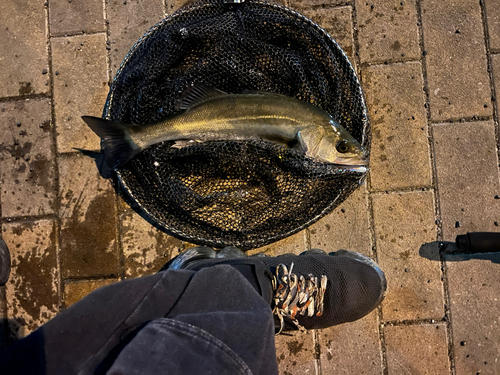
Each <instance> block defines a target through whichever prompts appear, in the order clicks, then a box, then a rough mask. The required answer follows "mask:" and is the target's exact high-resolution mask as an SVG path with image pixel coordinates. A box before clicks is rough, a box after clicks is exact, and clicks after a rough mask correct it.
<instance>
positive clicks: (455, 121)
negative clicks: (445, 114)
mask: <svg viewBox="0 0 500 375" xmlns="http://www.w3.org/2000/svg"><path fill="white" fill-rule="evenodd" d="M492 119H493V116H472V117H461V118H452V119H446V120H434V121H430V125H432V126H436V125H438V126H439V125H449V124H461V123H465V122H481V121H490V120H492Z"/></svg>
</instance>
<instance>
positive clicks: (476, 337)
mask: <svg viewBox="0 0 500 375" xmlns="http://www.w3.org/2000/svg"><path fill="white" fill-rule="evenodd" d="M472 258H474V256H469V257H467V256H449V257H447V262H446V264H447V269H448V285H449V296H450V309H451V319H452V320H451V321H452V325H453V344H454V349H455V366H456V369H457V372H456V373H457V375H464V374H497V373H498V368H499V367H498V366H499V365H498V353H499V352H500V342H499V340H498V338H499V337H500V327H499V325H498V319H499V315H498V312H499V311H500V298H499V297H498V290H499V288H500V279H499V278H498V275H499V274H500V256H499V254H498V253H497V254H495V257H492V262H489V261H488V260H483V259H472Z"/></svg>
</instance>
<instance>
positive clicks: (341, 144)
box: [335, 141, 349, 154]
mask: <svg viewBox="0 0 500 375" xmlns="http://www.w3.org/2000/svg"><path fill="white" fill-rule="evenodd" d="M335 148H336V149H337V151H338V152H340V153H341V154H345V153H346V152H347V151H349V146H348V145H347V143H346V142H345V141H340V142H339V143H337V146H336V147H335Z"/></svg>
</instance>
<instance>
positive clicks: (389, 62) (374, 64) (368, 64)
mask: <svg viewBox="0 0 500 375" xmlns="http://www.w3.org/2000/svg"><path fill="white" fill-rule="evenodd" d="M421 61H422V60H421V59H414V58H405V59H397V60H384V61H372V62H364V63H362V64H361V67H362V68H369V67H377V66H381V65H383V66H387V65H397V64H406V63H418V62H421Z"/></svg>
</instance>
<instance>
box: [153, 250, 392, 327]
mask: <svg viewBox="0 0 500 375" xmlns="http://www.w3.org/2000/svg"><path fill="white" fill-rule="evenodd" d="M219 264H227V265H230V266H233V267H235V268H236V269H238V271H240V272H241V273H242V274H243V276H245V277H246V278H247V279H248V281H249V282H250V283H251V284H252V285H253V286H254V288H255V289H256V290H257V291H258V292H259V293H260V295H261V296H262V297H263V298H264V299H265V300H266V301H267V302H268V303H269V305H270V306H271V309H272V310H273V313H274V315H275V321H276V326H277V329H278V333H279V332H281V331H286V330H292V329H300V330H306V329H321V328H326V327H330V326H334V325H338V324H341V323H345V322H351V321H354V320H357V319H359V318H361V317H363V316H365V315H366V314H368V313H369V312H370V311H372V310H373V309H374V308H375V307H377V306H378V305H379V304H380V302H382V300H383V298H384V294H385V291H386V288H387V282H386V279H385V275H384V273H383V272H382V270H381V269H380V268H379V267H378V265H377V264H376V263H375V262H374V261H373V260H371V259H370V258H368V257H366V256H364V255H362V254H359V253H356V252H353V251H347V250H339V251H337V252H333V253H329V254H327V253H326V252H325V251H323V250H320V249H313V250H308V251H305V252H303V253H302V254H300V255H295V254H284V255H280V256H277V257H269V256H266V255H264V254H256V255H253V256H247V255H246V254H245V253H244V252H243V251H241V250H239V249H237V248H234V247H226V248H224V249H222V250H219V251H215V250H213V249H211V248H209V247H195V248H191V249H188V250H186V251H184V252H182V253H181V254H179V255H178V256H176V257H175V258H173V259H172V260H170V261H169V262H168V263H167V264H165V266H163V268H162V269H161V271H164V270H167V269H188V270H193V271H198V270H200V269H202V268H205V267H211V266H214V265H219Z"/></svg>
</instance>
